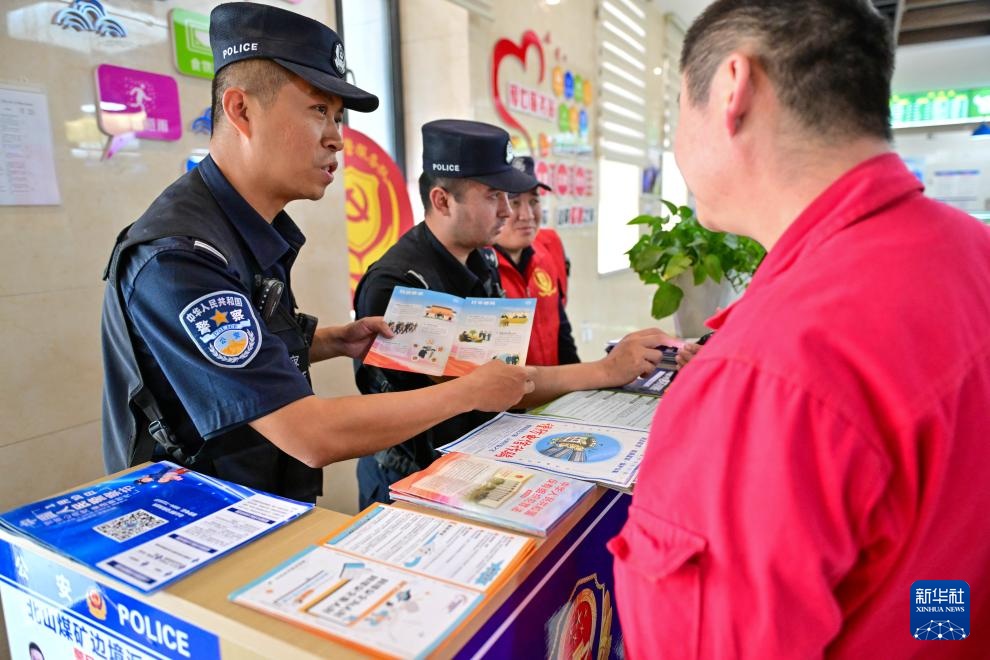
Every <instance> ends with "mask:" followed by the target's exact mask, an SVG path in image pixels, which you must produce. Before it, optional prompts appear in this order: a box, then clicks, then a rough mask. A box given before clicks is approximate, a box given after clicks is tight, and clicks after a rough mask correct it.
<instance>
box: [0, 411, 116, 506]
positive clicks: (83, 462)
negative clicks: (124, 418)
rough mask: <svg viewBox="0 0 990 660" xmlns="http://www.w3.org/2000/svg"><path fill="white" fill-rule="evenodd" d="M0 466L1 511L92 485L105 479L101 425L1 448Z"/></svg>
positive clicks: (90, 423) (90, 425) (74, 429)
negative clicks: (1, 468)
mask: <svg viewBox="0 0 990 660" xmlns="http://www.w3.org/2000/svg"><path fill="white" fill-rule="evenodd" d="M0 465H3V466H5V467H4V478H3V488H0V511H6V510H7V509H11V508H13V507H17V506H21V505H23V504H27V503H28V502H31V501H34V500H37V499H41V498H42V497H47V496H49V495H52V494H54V493H56V492H58V491H59V490H64V489H65V488H68V487H72V486H77V485H79V484H81V483H85V482H87V481H92V480H93V479H96V478H98V477H100V476H101V475H103V454H102V452H101V449H100V422H99V420H98V419H97V420H93V421H92V422H89V423H87V424H81V425H79V426H75V427H73V428H71V429H66V430H64V431H59V432H58V433H50V434H48V435H44V436H41V437H38V438H32V439H30V440H26V441H24V442H17V443H14V444H12V445H6V446H4V447H0ZM8 466H16V467H8ZM61 484H65V487H62V486H61Z"/></svg>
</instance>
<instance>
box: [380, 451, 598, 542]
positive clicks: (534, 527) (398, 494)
mask: <svg viewBox="0 0 990 660" xmlns="http://www.w3.org/2000/svg"><path fill="white" fill-rule="evenodd" d="M390 488H391V492H390V493H389V495H390V496H391V497H392V499H394V500H396V499H397V500H405V501H407V502H413V503H416V504H419V505H421V506H427V507H433V508H437V509H440V510H442V511H447V512H449V513H453V514H455V515H460V516H464V517H466V518H471V519H473V520H479V521H481V522H486V523H489V524H493V525H499V526H501V527H508V528H510V529H515V530H519V531H521V532H526V533H528V534H536V535H537V536H546V535H547V532H548V531H549V530H550V529H551V528H552V527H553V526H554V525H555V524H557V522H558V521H559V520H560V519H561V518H563V517H564V515H565V514H566V513H567V512H568V511H570V510H571V509H572V508H573V507H574V505H575V504H576V503H577V502H578V501H580V500H581V498H582V497H584V496H585V495H587V494H588V493H589V492H590V491H591V490H592V489H593V488H594V486H592V485H591V484H589V483H587V482H585V481H579V480H577V479H568V478H565V477H561V476H559V475H554V474H550V473H548V472H541V471H539V470H530V469H528V468H524V467H522V466H519V465H508V464H506V463H499V462H498V461H493V460H491V459H488V458H482V457H481V456H471V455H469V454H461V453H459V452H452V453H450V454H445V455H443V456H441V457H440V458H439V459H437V460H436V461H434V462H433V464H432V465H430V466H429V467H428V468H426V469H425V470H421V471H420V472H416V473H415V474H411V475H409V476H408V477H406V478H405V479H402V480H401V481H397V482H395V483H394V484H392V485H391V487H390Z"/></svg>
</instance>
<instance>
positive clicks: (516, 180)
mask: <svg viewBox="0 0 990 660" xmlns="http://www.w3.org/2000/svg"><path fill="white" fill-rule="evenodd" d="M423 171H424V172H426V173H427V175H429V176H432V177H448V178H455V179H474V180H475V181H480V182H481V183H483V184H485V185H487V186H491V187H492V188H495V189H496V190H504V191H506V192H510V193H521V192H526V191H527V190H532V189H533V188H535V187H536V185H537V184H538V183H539V182H538V181H537V180H536V177H533V176H530V175H528V174H526V173H525V172H520V171H519V170H517V169H515V168H514V167H512V142H511V141H510V140H509V134H508V133H506V132H505V131H504V130H502V129H501V128H499V127H498V126H492V125H491V124H484V123H482V122H480V121H467V120H464V119H438V120H436V121H431V122H429V123H426V124H423Z"/></svg>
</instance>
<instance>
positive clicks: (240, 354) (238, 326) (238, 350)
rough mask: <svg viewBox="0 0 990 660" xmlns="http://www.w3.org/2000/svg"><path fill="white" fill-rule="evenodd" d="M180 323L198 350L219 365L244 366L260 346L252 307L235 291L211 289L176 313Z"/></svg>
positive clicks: (258, 332)
mask: <svg viewBox="0 0 990 660" xmlns="http://www.w3.org/2000/svg"><path fill="white" fill-rule="evenodd" d="M179 322H180V323H182V327H184V328H185V329H186V334H188V335H189V337H190V339H192V340H193V343H194V344H196V348H198V349H199V352H200V353H202V354H203V356H204V357H205V358H206V359H207V360H209V361H210V362H212V363H213V364H215V365H217V366H218V367H226V368H230V369H237V368H240V367H243V366H245V365H247V364H249V363H250V362H251V360H253V359H254V356H255V355H257V354H258V349H260V348H261V331H260V329H259V328H258V319H257V317H256V316H255V315H254V308H253V307H252V306H251V302H250V301H249V300H248V299H247V298H245V297H244V295H242V294H240V293H237V292H236V291H214V292H213V293H208V294H207V295H205V296H203V297H201V298H198V299H197V300H194V301H193V302H191V303H189V304H188V305H186V308H185V309H183V310H182V313H181V314H179Z"/></svg>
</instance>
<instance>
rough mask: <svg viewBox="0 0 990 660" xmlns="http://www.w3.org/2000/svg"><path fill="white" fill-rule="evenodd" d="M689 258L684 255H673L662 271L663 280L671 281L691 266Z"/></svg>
mask: <svg viewBox="0 0 990 660" xmlns="http://www.w3.org/2000/svg"><path fill="white" fill-rule="evenodd" d="M692 263H693V262H692V261H691V257H689V256H687V255H686V254H673V255H671V257H670V259H669V260H668V261H667V267H666V268H664V270H663V279H665V280H672V279H674V278H675V277H677V276H678V275H680V274H681V273H683V272H684V271H686V270H687V269H688V268H690V267H691V265H692Z"/></svg>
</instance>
